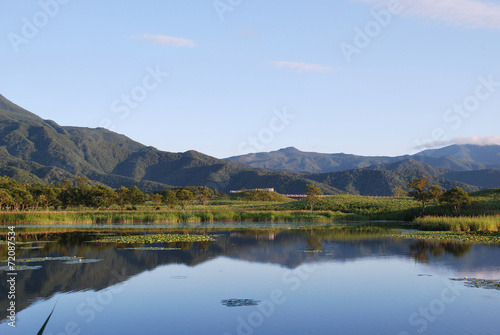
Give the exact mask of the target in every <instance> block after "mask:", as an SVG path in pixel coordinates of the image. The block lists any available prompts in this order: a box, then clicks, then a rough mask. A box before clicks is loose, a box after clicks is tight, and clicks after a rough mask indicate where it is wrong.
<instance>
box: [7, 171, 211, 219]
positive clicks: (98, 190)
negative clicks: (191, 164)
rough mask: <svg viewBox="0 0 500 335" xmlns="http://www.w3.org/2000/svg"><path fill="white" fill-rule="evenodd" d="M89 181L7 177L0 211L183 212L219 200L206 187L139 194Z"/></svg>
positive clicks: (135, 189)
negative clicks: (144, 207) (145, 206)
mask: <svg viewBox="0 0 500 335" xmlns="http://www.w3.org/2000/svg"><path fill="white" fill-rule="evenodd" d="M88 182H89V180H88V179H87V178H85V177H79V178H77V179H76V180H74V181H69V180H65V181H64V182H62V183H60V184H57V185H51V184H43V183H21V182H19V181H17V180H14V179H12V178H10V177H6V176H4V177H0V210H4V211H10V210H12V211H20V210H29V209H30V210H38V209H40V208H44V209H46V210H49V209H50V208H53V209H67V208H94V209H100V208H110V207H111V206H113V205H116V206H119V207H120V209H124V208H125V207H131V208H134V207H135V206H138V205H143V204H145V203H146V202H150V203H152V204H153V205H154V206H155V207H158V206H160V205H166V206H167V207H169V208H174V207H176V206H181V207H182V208H183V209H185V208H186V207H187V206H188V205H190V204H191V203H192V202H193V201H199V202H200V203H202V204H203V206H205V205H206V204H207V203H208V201H209V199H211V198H214V197H219V196H221V194H220V193H217V192H216V191H214V190H212V189H210V188H207V187H195V186H192V187H179V188H173V189H168V190H162V191H157V192H153V193H143V192H142V191H141V190H140V189H139V188H138V187H137V186H132V187H130V188H126V187H124V186H122V187H120V188H117V189H111V188H109V187H107V186H103V185H89V184H88Z"/></svg>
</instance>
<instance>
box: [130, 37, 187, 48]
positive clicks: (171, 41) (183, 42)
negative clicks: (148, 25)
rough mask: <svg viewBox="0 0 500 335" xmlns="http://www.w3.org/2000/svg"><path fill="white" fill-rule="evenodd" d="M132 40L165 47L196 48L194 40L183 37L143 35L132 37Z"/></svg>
mask: <svg viewBox="0 0 500 335" xmlns="http://www.w3.org/2000/svg"><path fill="white" fill-rule="evenodd" d="M132 38H135V39H140V40H144V41H147V42H149V43H153V44H158V45H164V46H169V47H181V48H182V47H188V48H192V47H194V46H195V43H194V41H193V40H189V39H187V38H181V37H173V36H167V35H151V34H141V35H132Z"/></svg>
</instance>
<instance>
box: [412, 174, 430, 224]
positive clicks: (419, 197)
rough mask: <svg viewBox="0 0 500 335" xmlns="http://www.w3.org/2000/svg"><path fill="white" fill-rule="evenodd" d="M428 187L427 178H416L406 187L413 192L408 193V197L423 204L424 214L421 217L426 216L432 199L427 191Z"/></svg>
mask: <svg viewBox="0 0 500 335" xmlns="http://www.w3.org/2000/svg"><path fill="white" fill-rule="evenodd" d="M428 186H429V181H428V180H427V177H424V178H415V179H413V180H412V181H411V183H409V184H408V185H407V186H406V187H407V188H409V189H411V191H410V192H408V195H409V196H410V197H412V198H413V199H415V201H418V202H421V203H422V212H421V214H420V215H421V216H424V212H425V208H426V207H427V204H428V203H429V201H430V200H431V199H432V198H431V195H430V194H429V192H428V189H427V188H428Z"/></svg>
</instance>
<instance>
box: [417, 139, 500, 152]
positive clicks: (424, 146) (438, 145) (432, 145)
mask: <svg viewBox="0 0 500 335" xmlns="http://www.w3.org/2000/svg"><path fill="white" fill-rule="evenodd" d="M453 144H460V145H465V144H474V145H480V146H485V145H500V136H470V137H454V138H452V139H451V140H447V141H429V142H426V143H423V144H421V145H419V146H418V147H416V148H415V149H418V150H422V149H435V148H442V147H446V146H449V145H453Z"/></svg>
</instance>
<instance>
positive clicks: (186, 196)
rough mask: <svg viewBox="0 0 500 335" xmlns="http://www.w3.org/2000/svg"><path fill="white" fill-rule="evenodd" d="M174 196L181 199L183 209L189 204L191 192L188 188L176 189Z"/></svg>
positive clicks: (191, 196)
mask: <svg viewBox="0 0 500 335" xmlns="http://www.w3.org/2000/svg"><path fill="white" fill-rule="evenodd" d="M176 196H177V199H179V200H180V201H181V203H182V209H184V210H185V209H186V208H187V205H188V204H189V202H190V201H191V200H193V192H191V191H190V190H187V189H185V188H183V189H180V190H179V191H177V194H176Z"/></svg>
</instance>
